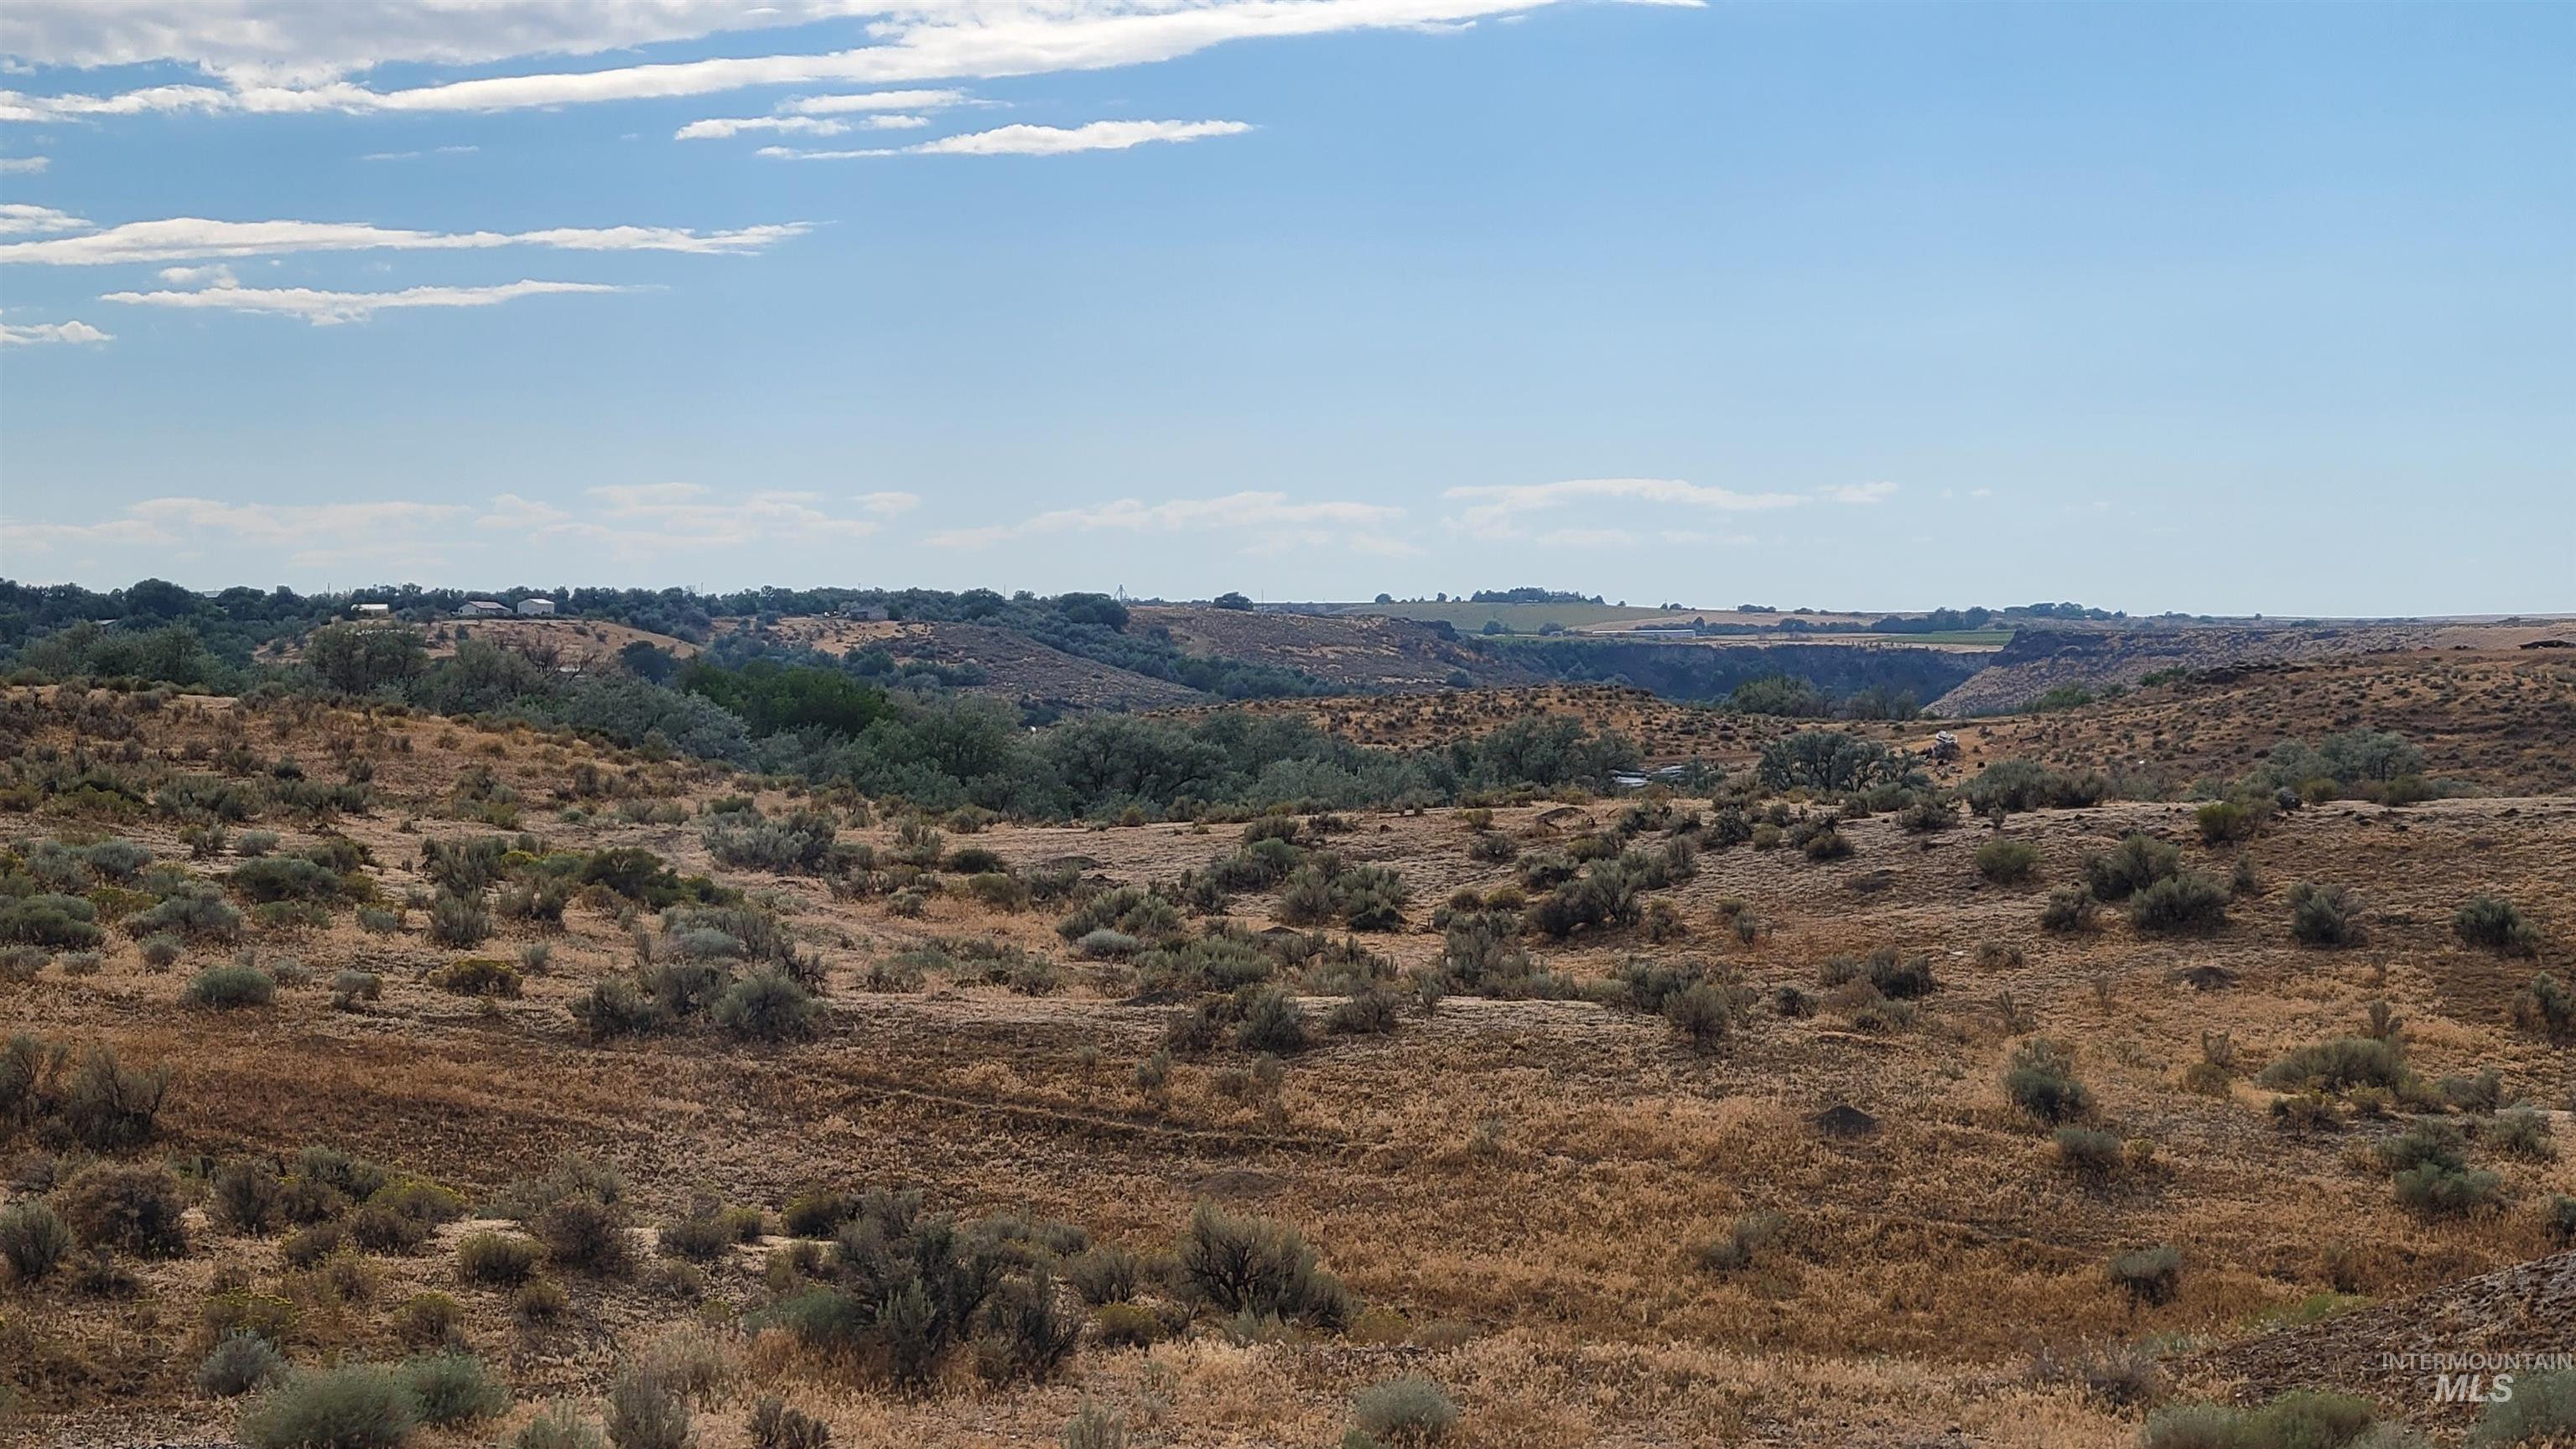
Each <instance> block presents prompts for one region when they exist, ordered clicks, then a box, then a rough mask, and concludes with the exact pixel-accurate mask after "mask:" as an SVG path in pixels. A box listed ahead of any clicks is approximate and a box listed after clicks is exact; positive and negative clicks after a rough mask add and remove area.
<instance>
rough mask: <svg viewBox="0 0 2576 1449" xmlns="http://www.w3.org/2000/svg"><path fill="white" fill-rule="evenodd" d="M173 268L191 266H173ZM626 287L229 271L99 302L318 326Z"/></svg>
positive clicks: (110, 296)
mask: <svg viewBox="0 0 2576 1449" xmlns="http://www.w3.org/2000/svg"><path fill="white" fill-rule="evenodd" d="M170 270H171V271H181V272H184V271H189V270H191V269H189V268H182V267H174V268H171V269H170ZM165 275H166V274H165ZM631 290H633V289H632V288H628V287H615V286H608V285H605V284H602V283H598V282H536V281H517V282H505V283H502V284H500V285H498V286H491V287H406V288H404V289H402V290H401V291H398V292H325V291H319V290H316V289H314V288H312V287H244V286H241V285H239V284H238V283H236V282H233V281H232V280H231V279H230V278H229V277H226V278H223V279H220V280H218V281H217V282H216V283H215V285H212V286H208V287H204V288H201V289H199V290H196V291H191V292H109V293H107V294H106V295H105V296H103V297H101V298H99V300H100V301H102V302H123V303H128V304H130V305H134V306H142V307H182V308H197V309H204V310H213V311H224V312H262V313H267V314H270V315H272V316H280V317H300V318H302V319H304V320H305V321H307V322H310V323H312V324H313V325H314V326H316V327H329V326H334V325H336V324H339V323H343V322H364V321H366V320H367V319H368V318H370V317H373V316H374V315H376V314H377V313H378V312H383V311H392V310H401V309H405V308H414V307H491V306H497V305H498V304H500V303H503V302H514V301H517V300H518V299H519V298H521V297H544V296H553V295H558V294H563V293H575V292H625V291H631Z"/></svg>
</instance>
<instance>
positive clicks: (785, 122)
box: [671, 116, 850, 141]
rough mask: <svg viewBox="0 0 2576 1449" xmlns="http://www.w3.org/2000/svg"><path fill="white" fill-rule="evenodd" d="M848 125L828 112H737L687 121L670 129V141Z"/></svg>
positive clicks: (830, 132)
mask: <svg viewBox="0 0 2576 1449" xmlns="http://www.w3.org/2000/svg"><path fill="white" fill-rule="evenodd" d="M849 129H850V123H849V122H847V121H836V120H834V119H832V118H831V117H829V116H737V117H717V118H714V119H710V120H704V121H691V122H690V123H688V124H687V125H685V126H682V127H681V128H680V129H678V130H676V131H673V132H672V133H671V139H672V140H674V141H730V140H732V139H733V138H734V137H736V136H739V135H741V134H742V133H743V132H745V131H768V132H772V133H774V134H777V135H781V136H838V135H840V134H841V133H843V132H845V131H847V130H849Z"/></svg>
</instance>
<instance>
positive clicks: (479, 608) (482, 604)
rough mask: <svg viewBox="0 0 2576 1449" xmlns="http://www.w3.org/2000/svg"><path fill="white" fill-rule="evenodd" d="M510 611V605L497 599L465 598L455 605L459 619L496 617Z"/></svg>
mask: <svg viewBox="0 0 2576 1449" xmlns="http://www.w3.org/2000/svg"><path fill="white" fill-rule="evenodd" d="M509 612H510V606H509V605H507V604H504V603H502V602H500V601H499V600H497V599H467V600H466V601H465V602H464V603H462V604H459V605H457V606H456V617H458V618H460V619H498V618H501V617H502V616H504V615H506V614H508V613H509Z"/></svg>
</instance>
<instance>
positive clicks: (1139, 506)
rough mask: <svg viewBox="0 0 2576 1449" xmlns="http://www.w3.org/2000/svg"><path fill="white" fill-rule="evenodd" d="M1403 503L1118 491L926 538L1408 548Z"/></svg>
mask: <svg viewBox="0 0 2576 1449" xmlns="http://www.w3.org/2000/svg"><path fill="white" fill-rule="evenodd" d="M1403 516H1404V510H1403V509H1401V508H1397V507H1394V506H1392V505H1389V504H1383V503H1359V502H1349V501H1342V500H1318V501H1315V502H1298V501H1295V500H1293V499H1291V498H1289V496H1288V495H1287V494H1285V493H1260V492H1245V493H1228V494H1225V495H1223V496H1222V497H1216V498H1175V499H1171V500H1169V501H1166V502H1162V503H1146V502H1144V501H1142V500H1140V499H1135V498H1120V499H1114V500H1112V501H1110V502H1107V503H1098V504H1092V505H1090V506H1088V507H1082V508H1058V509H1052V510H1049V511H1047V512H1044V513H1039V514H1035V515H1033V516H1031V517H1028V518H1023V519H1021V520H1019V521H1018V522H1016V523H999V524H987V525H984V526H982V527H978V528H958V529H949V530H947V531H945V532H941V533H934V534H932V535H930V537H929V538H928V539H927V540H926V542H928V543H929V544H931V545H932V546H933V547H937V548H984V547H988V546H990V545H992V544H996V543H1001V542H1004V541H1006V540H1009V539H1014V538H1031V537H1042V536H1047V535H1054V534H1066V533H1130V534H1160V535H1178V534H1196V533H1221V534H1244V535H1251V536H1252V537H1251V538H1250V539H1249V542H1250V544H1251V546H1252V547H1251V551H1253V552H1275V551H1277V550H1280V549H1284V548H1305V547H1322V546H1329V545H1334V544H1339V545H1341V546H1344V547H1349V548H1353V549H1357V550H1359V551H1361V552H1364V553H1379V554H1402V553H1410V552H1412V551H1413V546H1412V545H1410V544H1408V543H1405V542H1404V541H1403V540H1401V539H1398V538H1396V537H1394V536H1393V535H1392V534H1390V533H1388V532H1387V531H1386V530H1387V529H1388V528H1390V527H1392V526H1393V525H1394V524H1395V523H1396V522H1397V521H1398V520H1399V519H1401V518H1402V517H1403Z"/></svg>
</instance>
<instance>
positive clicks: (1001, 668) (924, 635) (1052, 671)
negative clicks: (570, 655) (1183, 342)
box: [722, 616, 1206, 710]
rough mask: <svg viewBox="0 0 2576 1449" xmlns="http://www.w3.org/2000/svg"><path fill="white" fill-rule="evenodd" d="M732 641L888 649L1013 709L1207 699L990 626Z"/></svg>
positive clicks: (813, 628)
mask: <svg viewBox="0 0 2576 1449" xmlns="http://www.w3.org/2000/svg"><path fill="white" fill-rule="evenodd" d="M724 622H725V624H726V625H727V626H728V627H727V628H725V629H724V630H723V631H722V632H723V633H725V634H737V635H750V636H752V637H755V638H758V639H760V640H762V641H765V642H768V643H771V644H774V645H780V646H785V647H788V648H811V649H819V650H821V651H823V652H824V653H826V654H850V653H865V652H867V651H869V650H875V649H881V650H883V651H885V652H886V653H887V654H888V655H890V656H892V658H893V659H894V660H896V661H897V662H898V663H905V664H928V665H935V666H941V667H944V668H947V669H959V670H964V671H967V678H966V680H965V682H961V683H959V684H957V685H956V686H955V687H957V688H959V689H962V690H964V691H966V692H968V693H972V694H987V695H991V696H993V697H995V698H998V699H1006V700H1009V701H1011V702H1012V703H1014V704H1019V705H1034V706H1046V707H1052V708H1059V709H1117V710H1124V709H1153V708H1157V707H1160V706H1164V705H1171V704H1179V703H1184V702H1187V701H1191V700H1199V699H1204V698H1206V696H1205V695H1203V694H1201V693H1200V692H1199V691H1197V690H1195V689H1192V688H1190V687H1189V686H1188V685H1185V684H1175V683H1173V682H1171V681H1169V680H1164V679H1155V678H1153V677H1151V676H1149V675H1143V674H1138V673H1136V672H1135V671H1133V670H1129V669H1120V668H1117V667H1116V666H1114V665H1108V664H1102V663H1100V662H1099V661H1097V660H1092V659H1084V658H1082V657H1080V656H1078V655H1073V654H1067V653H1065V652H1064V651H1063V650H1061V649H1055V648H1050V647H1049V646H1047V645H1045V644H1042V643H1040V642H1038V641H1037V640H1035V639H1031V638H1029V637H1028V636H1027V635H1025V634H1019V633H1015V632H1013V631H1011V630H1008V629H997V628H994V627H991V626H989V625H984V624H917V623H902V622H887V621H883V620H879V621H873V622H871V621H866V620H857V619H835V618H829V617H817V616H808V617H804V618H788V619H782V620H779V621H778V622H777V623H775V624H767V625H761V624H756V623H755V622H754V621H751V620H726V621H724Z"/></svg>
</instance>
